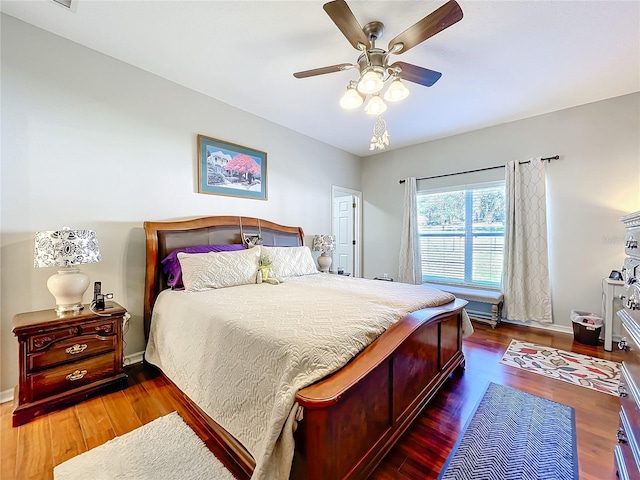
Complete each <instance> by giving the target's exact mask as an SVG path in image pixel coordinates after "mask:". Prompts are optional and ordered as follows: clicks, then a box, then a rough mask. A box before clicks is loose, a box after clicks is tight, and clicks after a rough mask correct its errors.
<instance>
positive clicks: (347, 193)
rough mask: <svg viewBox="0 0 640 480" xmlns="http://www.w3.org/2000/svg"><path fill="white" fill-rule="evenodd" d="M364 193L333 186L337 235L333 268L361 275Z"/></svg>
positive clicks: (334, 232) (333, 211)
mask: <svg viewBox="0 0 640 480" xmlns="http://www.w3.org/2000/svg"><path fill="white" fill-rule="evenodd" d="M361 202H362V193H361V192H358V191H355V190H350V189H347V188H342V187H336V186H334V187H333V188H332V205H331V210H332V219H333V225H332V231H333V235H335V237H336V249H335V251H334V252H333V265H332V270H334V271H338V269H339V268H342V269H343V270H344V273H348V274H351V275H353V276H355V277H359V276H360V205H361Z"/></svg>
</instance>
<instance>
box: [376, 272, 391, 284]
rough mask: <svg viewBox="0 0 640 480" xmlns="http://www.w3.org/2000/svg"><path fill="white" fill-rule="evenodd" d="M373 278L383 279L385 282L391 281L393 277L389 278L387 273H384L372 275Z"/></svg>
mask: <svg viewBox="0 0 640 480" xmlns="http://www.w3.org/2000/svg"><path fill="white" fill-rule="evenodd" d="M373 279H374V280H384V281H386V282H393V278H391V277H390V276H389V275H388V274H386V273H385V274H384V275H382V276H381V277H374V278H373Z"/></svg>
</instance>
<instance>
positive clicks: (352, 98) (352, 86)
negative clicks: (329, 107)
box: [340, 81, 364, 110]
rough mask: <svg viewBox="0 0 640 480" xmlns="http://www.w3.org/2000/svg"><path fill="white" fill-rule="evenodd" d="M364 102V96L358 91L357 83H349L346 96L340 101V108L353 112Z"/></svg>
mask: <svg viewBox="0 0 640 480" xmlns="http://www.w3.org/2000/svg"><path fill="white" fill-rule="evenodd" d="M362 102H364V98H362V95H361V94H359V93H358V91H357V90H356V82H354V81H351V82H349V85H347V91H346V92H344V95H343V96H342V98H341V99H340V106H341V107H342V108H344V109H346V110H353V109H354V108H358V107H359V106H360V105H362Z"/></svg>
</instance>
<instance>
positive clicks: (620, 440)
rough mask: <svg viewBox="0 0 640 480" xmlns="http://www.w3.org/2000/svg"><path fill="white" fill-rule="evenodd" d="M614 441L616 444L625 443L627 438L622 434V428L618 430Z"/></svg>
mask: <svg viewBox="0 0 640 480" xmlns="http://www.w3.org/2000/svg"><path fill="white" fill-rule="evenodd" d="M616 440H618V443H627V436H626V435H625V434H624V430H623V429H622V428H619V429H618V432H617V433H616Z"/></svg>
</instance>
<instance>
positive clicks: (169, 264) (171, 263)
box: [160, 243, 245, 289]
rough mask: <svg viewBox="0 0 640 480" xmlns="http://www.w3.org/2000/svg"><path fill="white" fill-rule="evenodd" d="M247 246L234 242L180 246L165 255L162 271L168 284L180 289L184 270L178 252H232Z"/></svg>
mask: <svg viewBox="0 0 640 480" xmlns="http://www.w3.org/2000/svg"><path fill="white" fill-rule="evenodd" d="M244 249H245V246H244V245H242V244H240V243H232V244H229V245H197V246H194V247H184V248H178V249H176V250H174V251H173V252H171V253H170V254H169V255H167V256H166V257H164V259H163V260H162V262H160V264H161V265H162V271H163V272H164V274H165V275H166V277H167V286H169V287H171V288H173V289H178V288H182V287H183V285H182V270H181V268H180V262H179V261H178V253H180V252H184V253H208V252H231V251H235V250H244Z"/></svg>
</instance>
